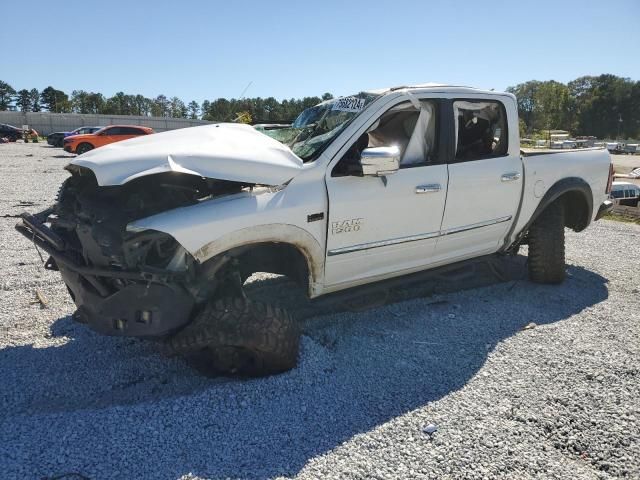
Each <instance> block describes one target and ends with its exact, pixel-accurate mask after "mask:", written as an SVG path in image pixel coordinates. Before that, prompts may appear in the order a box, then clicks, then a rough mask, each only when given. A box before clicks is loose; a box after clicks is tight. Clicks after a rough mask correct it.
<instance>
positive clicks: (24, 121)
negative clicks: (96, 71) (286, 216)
mask: <svg viewBox="0 0 640 480" xmlns="http://www.w3.org/2000/svg"><path fill="white" fill-rule="evenodd" d="M0 123H8V124H10V125H13V126H15V127H18V128H21V127H22V126H23V125H29V128H35V129H36V131H37V132H38V133H39V134H40V135H45V136H46V135H49V134H50V133H53V132H68V131H70V130H73V129H76V128H78V127H85V126H86V127H93V126H106V125H140V126H142V127H151V128H153V129H154V130H155V131H156V132H164V131H166V130H175V129H176V128H185V127H194V126H196V125H205V124H208V123H211V122H207V121H204V120H191V119H187V118H167V117H139V116H135V115H94V114H86V113H49V112H37V113H34V112H0Z"/></svg>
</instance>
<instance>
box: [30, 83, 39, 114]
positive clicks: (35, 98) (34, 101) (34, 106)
mask: <svg viewBox="0 0 640 480" xmlns="http://www.w3.org/2000/svg"><path fill="white" fill-rule="evenodd" d="M29 95H30V96H31V111H32V112H39V111H40V110H41V109H40V92H39V91H38V89H37V88H32V89H31V90H29Z"/></svg>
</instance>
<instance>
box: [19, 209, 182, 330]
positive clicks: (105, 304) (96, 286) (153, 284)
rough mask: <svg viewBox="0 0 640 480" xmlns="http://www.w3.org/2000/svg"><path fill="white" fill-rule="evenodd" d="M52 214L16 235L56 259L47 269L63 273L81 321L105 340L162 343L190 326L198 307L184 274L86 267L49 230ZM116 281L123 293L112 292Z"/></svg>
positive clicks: (26, 222) (33, 219)
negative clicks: (151, 339) (112, 337)
mask: <svg viewBox="0 0 640 480" xmlns="http://www.w3.org/2000/svg"><path fill="white" fill-rule="evenodd" d="M48 213H49V212H48V211H45V212H42V213H41V214H39V215H36V216H33V215H29V214H24V215H23V216H22V220H21V221H20V222H18V224H17V225H16V230H18V231H19V232H20V233H22V234H23V235H24V236H25V237H27V238H28V239H29V240H32V241H33V242H34V244H35V245H36V246H37V247H38V248H41V249H42V250H44V251H45V252H47V253H48V254H49V255H50V258H49V260H47V262H46V264H45V268H47V269H49V270H58V271H60V274H61V275H62V279H63V280H64V283H65V284H66V285H67V288H68V290H69V293H70V294H71V297H72V298H73V301H74V302H75V304H76V306H77V307H78V310H77V311H76V313H75V314H74V319H75V320H77V321H79V322H81V323H86V324H88V325H89V327H91V328H92V329H93V330H95V331H97V332H99V333H102V334H104V335H116V336H130V337H162V336H165V335H168V334H170V333H171V332H174V331H176V330H177V329H179V328H180V327H182V326H184V325H186V324H187V323H188V322H189V319H190V317H191V311H192V310H193V306H194V301H193V298H192V297H191V295H189V293H188V292H187V291H186V290H185V289H184V287H182V285H183V282H181V281H180V280H184V277H183V274H178V273H176V272H171V271H166V270H159V269H158V270H153V271H123V270H116V269H107V268H94V267H89V266H85V265H81V264H80V263H79V262H78V260H77V259H75V258H74V256H73V255H69V254H68V253H67V252H66V251H65V242H64V239H62V238H61V237H60V236H59V235H58V234H57V233H56V232H54V231H53V230H51V229H50V228H49V227H48V226H47V225H45V224H44V220H46V216H47V215H48ZM114 279H119V280H120V281H121V282H120V283H121V284H122V285H123V286H122V288H119V289H117V290H114V289H113V288H112V287H111V286H110V283H109V280H114Z"/></svg>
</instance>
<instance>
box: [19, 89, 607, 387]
mask: <svg viewBox="0 0 640 480" xmlns="http://www.w3.org/2000/svg"><path fill="white" fill-rule="evenodd" d="M265 132H266V133H267V134H268V135H267V134H265V133H261V132H259V131H257V130H256V129H254V128H252V127H250V126H246V125H239V124H215V125H206V126H199V127H193V128H186V129H182V130H174V131H170V132H166V133H160V134H155V135H149V136H145V137H141V138H137V139H133V140H128V141H124V142H120V143H116V144H112V145H108V146H105V147H102V148H99V149H96V150H93V151H91V152H88V153H85V154H83V155H80V156H78V157H77V158H75V159H74V160H73V161H72V162H71V163H70V164H69V165H68V166H67V167H66V169H67V170H68V171H69V172H70V173H71V177H70V178H68V179H67V180H66V181H65V183H64V185H63V186H62V188H61V190H60V193H59V197H58V200H57V202H56V204H55V205H54V206H53V207H51V208H50V209H48V210H45V211H44V212H41V213H39V214H35V215H28V214H25V215H24V216H23V218H22V220H21V222H20V223H19V224H18V225H17V227H16V228H17V229H18V230H19V231H21V232H22V233H24V234H25V236H27V238H29V239H30V240H33V241H34V242H35V243H36V244H37V245H38V246H39V247H40V248H42V249H44V250H45V251H46V252H48V254H49V255H50V258H49V259H48V261H47V262H46V265H45V266H46V268H49V269H53V270H59V271H60V273H61V274H62V278H63V280H64V282H65V283H66V285H67V287H68V290H69V293H70V294H71V296H72V298H73V300H74V301H75V303H76V305H77V306H78V310H77V311H76V313H75V315H74V318H76V319H77V320H78V321H80V322H83V323H87V324H88V325H89V326H90V327H92V328H93V329H94V330H96V331H98V332H101V333H104V334H108V335H127V336H138V337H156V338H162V339H164V340H165V341H166V343H167V344H168V345H169V346H170V347H171V349H172V350H173V351H174V352H178V353H189V352H193V351H198V352H205V353H206V355H208V358H210V359H211V361H212V362H217V364H219V365H222V367H221V368H222V369H223V370H225V371H241V372H252V373H258V374H260V373H273V372H278V371H283V370H286V369H289V368H291V367H293V366H294V365H295V363H296V359H297V355H298V342H299V333H298V330H297V325H296V323H295V321H294V320H292V319H291V317H290V316H289V314H288V313H287V312H285V311H284V310H283V309H282V308H280V307H276V306H273V305H270V304H265V303H262V302H257V301H252V300H249V299H247V298H246V296H245V295H244V293H243V284H244V282H245V280H246V279H247V278H248V277H249V276H250V275H251V274H252V273H254V272H271V273H276V274H284V275H287V276H288V277H290V278H292V279H294V280H296V281H298V282H300V284H302V285H303V286H304V288H305V289H306V291H307V292H308V296H309V297H310V298H314V297H318V296H320V295H325V294H328V293H331V292H336V291H339V290H345V289H349V288H351V287H355V286H358V285H362V284H366V283H372V282H378V281H382V280H385V279H389V278H391V277H397V276H401V275H406V274H409V273H413V272H417V271H421V270H426V269H431V268H434V267H438V266H442V265H446V264H451V263H454V262H462V261H465V260H468V259H472V258H476V257H480V256H485V255H490V254H500V253H508V252H512V251H514V250H515V249H517V248H518V247H519V246H520V245H521V244H527V245H528V252H529V262H528V268H529V275H530V278H531V280H532V281H534V282H542V283H558V282H561V281H562V280H563V279H564V276H565V263H564V228H565V227H569V228H571V229H573V230H575V231H581V230H583V229H585V228H586V227H587V226H588V225H589V223H590V222H591V221H594V220H597V219H598V218H600V216H602V215H603V213H604V212H606V211H607V210H608V209H609V208H610V207H611V202H609V201H608V200H607V198H608V193H609V191H610V188H611V178H612V169H611V165H610V159H609V154H608V152H607V151H606V150H604V149H584V150H577V151H571V152H562V151H557V152H535V153H530V154H528V153H525V152H523V151H521V150H520V144H519V138H518V112H517V106H516V100H515V98H514V96H513V95H510V94H507V93H497V92H493V91H480V90H476V89H472V88H464V87H453V86H443V85H433V84H429V85H419V86H413V87H399V88H389V89H383V90H378V91H366V92H361V93H358V94H357V95H353V96H350V97H342V98H337V99H333V100H329V101H326V102H323V103H321V104H319V105H317V106H315V107H312V108H309V109H307V110H305V111H304V112H302V114H301V115H300V116H299V117H298V118H297V119H296V121H295V122H294V123H293V124H292V125H291V126H290V127H288V128H283V129H269V130H265Z"/></svg>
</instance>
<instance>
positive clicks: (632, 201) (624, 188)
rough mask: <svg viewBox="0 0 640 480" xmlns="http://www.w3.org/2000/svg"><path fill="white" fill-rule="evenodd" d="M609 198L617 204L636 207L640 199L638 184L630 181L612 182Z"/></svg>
mask: <svg viewBox="0 0 640 480" xmlns="http://www.w3.org/2000/svg"><path fill="white" fill-rule="evenodd" d="M611 198H612V199H613V200H614V202H615V203H616V204H618V205H626V206H629V207H637V206H638V201H639V199H640V186H638V185H636V184H635V183H630V182H613V184H612V186H611Z"/></svg>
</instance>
